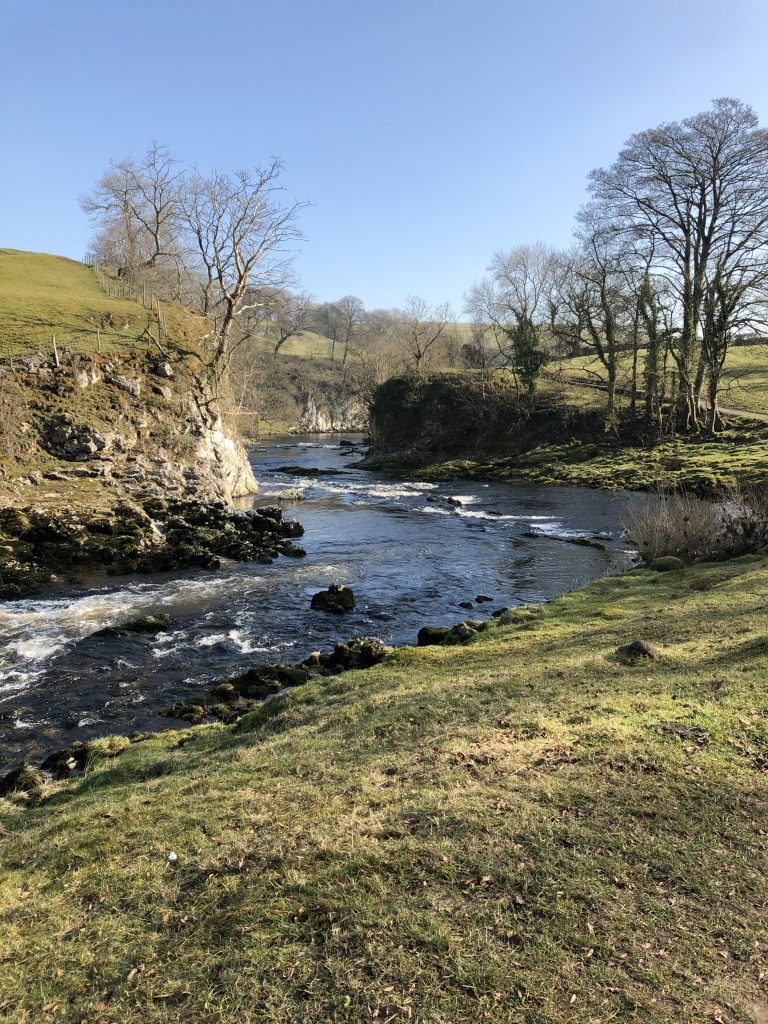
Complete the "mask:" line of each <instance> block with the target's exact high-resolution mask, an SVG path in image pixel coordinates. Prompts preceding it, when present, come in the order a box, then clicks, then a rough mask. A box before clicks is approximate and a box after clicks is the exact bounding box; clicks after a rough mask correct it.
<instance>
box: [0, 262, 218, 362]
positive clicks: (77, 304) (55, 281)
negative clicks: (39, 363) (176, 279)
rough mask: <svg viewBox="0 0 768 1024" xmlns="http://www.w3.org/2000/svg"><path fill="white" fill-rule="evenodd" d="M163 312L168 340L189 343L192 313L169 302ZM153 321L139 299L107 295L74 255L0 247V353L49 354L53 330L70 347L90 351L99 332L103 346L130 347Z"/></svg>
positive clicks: (195, 323)
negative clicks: (73, 257)
mask: <svg viewBox="0 0 768 1024" xmlns="http://www.w3.org/2000/svg"><path fill="white" fill-rule="evenodd" d="M163 312H164V316H165V317H166V320H167V321H168V331H169V334H170V335H171V336H172V337H173V339H174V340H175V341H176V342H182V343H184V344H193V343H194V341H195V339H196V338H197V337H198V336H199V334H200V333H201V330H200V322H199V320H198V318H197V317H195V316H194V314H192V313H191V312H190V311H188V310H185V309H181V308H180V307H174V306H172V305H170V304H163ZM153 322H155V317H154V316H153V314H151V313H150V311H149V310H147V309H145V308H144V306H143V305H142V304H141V303H139V302H132V301H129V300H127V299H116V298H110V297H109V296H107V295H106V294H105V293H104V291H103V290H102V288H101V287H100V286H99V284H98V282H97V280H96V276H95V274H94V272H93V270H91V269H90V268H89V267H86V266H85V265H84V264H82V263H78V262H77V261H76V260H70V259H67V258H66V257H64V256H50V255H48V254H46V253H36V252H21V251H19V250H16V249H0V358H7V357H8V356H9V355H24V354H29V353H31V352H36V351H42V352H44V353H50V352H51V349H52V340H51V338H52V335H54V334H55V335H56V342H57V345H58V346H59V348H60V349H62V350H63V349H67V350H69V351H71V352H96V351H97V347H98V343H99V335H100V336H101V344H102V349H103V350H105V351H109V350H116V351H123V350H131V349H133V348H135V347H136V346H137V344H138V341H137V339H138V338H139V336H140V335H141V334H142V332H143V331H144V328H145V327H146V326H147V324H151V323H153ZM155 333H156V332H155ZM141 344H143V345H146V341H144V342H142V343H141Z"/></svg>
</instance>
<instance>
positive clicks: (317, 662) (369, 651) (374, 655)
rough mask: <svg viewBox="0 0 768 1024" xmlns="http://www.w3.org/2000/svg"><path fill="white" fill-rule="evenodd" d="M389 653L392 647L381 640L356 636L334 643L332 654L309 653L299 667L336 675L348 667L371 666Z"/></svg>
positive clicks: (382, 659) (345, 670)
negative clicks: (344, 641)
mask: <svg viewBox="0 0 768 1024" xmlns="http://www.w3.org/2000/svg"><path fill="white" fill-rule="evenodd" d="M391 653H392V648H391V647H387V646H386V645H385V644H383V643H382V642H381V640H376V639H375V638H369V637H357V638H355V639H354V640H349V641H348V642H347V643H345V644H336V646H335V647H334V649H333V653H332V654H320V653H316V654H311V655H310V656H309V657H308V658H307V659H306V661H303V662H302V663H301V667H302V668H307V669H310V670H315V671H318V672H321V673H322V674H327V673H330V674H331V675H338V674H339V673H341V672H348V671H349V670H350V669H355V668H371V667H372V666H373V665H378V664H379V663H380V662H382V661H384V659H385V658H386V657H387V656H388V655H389V654H391Z"/></svg>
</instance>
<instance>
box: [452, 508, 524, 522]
mask: <svg viewBox="0 0 768 1024" xmlns="http://www.w3.org/2000/svg"><path fill="white" fill-rule="evenodd" d="M456 515H458V516H461V517H462V519H485V520H487V521H488V522H491V523H494V522H500V521H501V520H504V519H517V516H507V515H503V514H502V515H497V514H496V513H494V512H483V511H482V510H481V509H467V508H457V509H456Z"/></svg>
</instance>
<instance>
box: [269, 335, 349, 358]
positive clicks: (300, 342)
mask: <svg viewBox="0 0 768 1024" xmlns="http://www.w3.org/2000/svg"><path fill="white" fill-rule="evenodd" d="M274 345H275V343H274V341H271V340H269V339H267V338H264V339H263V340H262V341H260V342H259V343H258V347H259V348H260V349H263V350H264V351H265V352H271V351H272V349H273V348H274ZM331 348H332V344H331V341H330V339H329V338H325V337H324V336H323V335H322V334H315V332H314V331H304V333H303V334H301V335H300V336H299V337H298V338H289V339H288V341H286V342H285V344H284V345H283V346H282V348H281V349H280V353H279V354H280V355H284V356H299V358H301V359H330V358H331ZM341 356H342V346H341V345H337V346H336V358H337V359H341Z"/></svg>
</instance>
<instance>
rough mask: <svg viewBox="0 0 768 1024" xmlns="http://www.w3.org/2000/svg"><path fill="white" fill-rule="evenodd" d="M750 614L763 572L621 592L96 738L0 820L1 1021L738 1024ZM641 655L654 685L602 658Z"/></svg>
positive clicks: (566, 600)
mask: <svg viewBox="0 0 768 1024" xmlns="http://www.w3.org/2000/svg"><path fill="white" fill-rule="evenodd" d="M767 593H768V560H766V559H765V558H762V557H752V558H743V559H740V560H736V561H734V562H730V563H721V564H718V565H700V566H696V567H693V568H690V569H685V570H683V571H679V572H670V573H654V572H651V571H649V570H645V569H642V570H634V571H632V572H630V573H629V574H625V575H621V576H614V577H609V578H605V579H603V580H600V581H598V582H595V583H592V584H590V585H589V586H587V587H585V588H583V589H580V590H577V591H573V592H570V593H568V594H565V595H563V596H562V597H559V598H557V599H556V600H555V601H553V602H552V603H550V604H548V605H546V607H544V608H541V609H540V610H539V611H538V613H537V614H535V615H532V616H529V617H527V618H523V619H522V620H520V621H518V622H516V623H510V624H508V625H497V626H495V627H493V628H490V629H488V630H486V631H485V632H483V633H482V634H481V635H479V636H478V637H477V638H476V639H474V640H473V641H472V642H471V643H470V644H469V645H468V646H466V647H436V648H427V649H418V650H417V649H414V648H409V649H404V650H401V651H398V652H396V653H395V654H394V656H393V657H392V659H391V660H389V661H388V662H386V663H385V664H383V665H380V666H376V667H374V668H371V669H368V670H366V671H364V672H349V673H345V674H344V675H341V676H334V677H328V678H323V679H318V680H314V681H311V682H309V683H308V684H307V685H305V686H303V687H300V688H298V689H295V690H293V691H291V692H290V693H288V694H285V695H284V696H281V697H278V698H277V699H275V700H273V701H271V702H270V703H268V704H266V705H264V706H263V708H262V709H260V710H258V711H255V712H252V713H251V714H250V715H249V716H246V718H244V719H243V720H241V722H240V723H239V724H237V725H236V726H234V727H227V726H221V725H217V726H200V727H195V728H192V729H184V730H181V731H176V732H169V733H163V734H161V735H157V736H150V737H147V738H146V739H145V740H144V741H143V742H141V743H136V744H133V745H131V746H130V747H128V748H127V749H125V751H124V752H122V753H121V754H120V756H119V757H116V756H115V755H116V754H117V752H118V748H116V747H115V745H114V744H111V743H110V742H109V741H107V740H104V741H98V742H97V743H96V744H95V745H94V746H95V749H94V753H93V757H92V760H91V762H90V766H89V769H88V772H87V773H86V774H85V775H84V776H83V777H81V778H78V779H76V780H73V781H70V782H61V783H56V784H54V785H51V786H46V787H45V788H44V790H43V792H42V793H41V794H40V799H39V805H38V806H35V807H32V808H29V807H28V806H27V803H26V801H20V802H13V801H8V800H5V801H0V809H1V813H2V827H3V829H4V843H3V850H2V854H0V857H2V865H3V872H2V882H1V883H0V886H2V901H3V906H4V915H5V916H4V920H5V923H6V932H5V935H6V941H5V956H6V957H7V959H6V961H5V965H4V970H3V972H2V975H0V1001H2V1004H3V1005H4V1006H5V1008H6V1012H8V1013H10V1014H12V1017H11V1019H18V1018H20V1017H22V1018H23V1017H24V1016H25V1015H26V1017H27V1018H28V1019H30V1020H34V1019H44V1014H43V1007H49V1008H50V1007H52V1006H54V1007H64V1006H66V1008H67V1010H66V1012H67V1013H68V1014H69V1015H70V1016H72V1017H73V1019H82V1018H83V1017H85V1018H86V1019H90V1017H91V1016H93V1017H95V1018H96V1019H102V1018H103V1019H105V1020H109V1021H115V1022H116V1021H120V1022H121V1024H137V1022H139V1021H141V1022H142V1024H147V1022H153V1021H157V1022H158V1024H159V1022H160V1021H163V1022H165V1021H167V1020H168V1014H169V1011H170V1009H171V1008H172V1012H173V1013H174V1014H179V1015H184V1016H185V1017H186V1018H187V1019H197V1018H201V1019H202V1018H204V1017H205V1018H209V1019H211V1018H212V1019H217V1018H222V1019H227V1020H234V1019H241V1020H249V1019H255V1017H254V1013H255V1012H257V1013H258V1015H259V1016H260V1017H262V1018H263V1019H265V1020H274V1021H277V1020H281V1021H294V1020H295V1021H298V1020H300V1019H302V1020H317V1021H320V1020H335V1021H339V1022H353V1021H354V1022H357V1021H359V1020H366V1019H380V1018H381V1017H382V1014H384V1015H385V1016H386V1017H390V1018H391V1017H393V1016H394V1017H395V1018H396V1019H397V1017H401V1018H403V1019H406V1018H408V1017H410V1018H411V1019H414V1020H428V1019H432V1018H435V1015H437V1017H440V1018H441V1019H445V1020H450V1021H469V1020H473V1019H475V1020H476V1019H485V1020H488V1021H491V1022H499V1024H501V1022H502V1021H503V1022H505V1024H506V1022H508V1021H509V1020H510V1019H512V1020H514V1019H517V1018H519V1019H521V1020H523V1019H526V1018H528V1019H534V1018H535V1019H537V1020H540V1021H542V1022H544V1021H547V1022H549V1021H552V1022H554V1021H560V1020H564V1019H566V1018H567V1019H571V1020H574V1021H577V1022H579V1024H586V1022H587V1021H593V1020H595V1019H598V1018H600V1019H610V1018H611V1017H612V1016H615V1017H617V1018H621V1019H624V1018H626V1017H627V1016H628V1015H630V1014H631V1015H633V1016H634V1017H637V1019H643V1020H647V1021H649V1022H651V1021H652V1022H653V1024H661V1022H664V1024H667V1022H669V1024H671V1022H673V1021H674V1022H675V1024H699V1022H700V1021H701V1020H705V1019H713V1020H714V1019H717V1018H718V1017H719V1018H721V1019H722V1020H725V1021H733V1022H736V1021H739V1022H742V1021H743V1022H750V1024H757V1022H758V1021H760V1020H761V1016H760V1014H762V1013H763V1012H764V1009H765V1007H766V1006H767V1005H768V1002H766V991H765V987H764V979H763V975H762V971H763V968H764V962H765V955H766V951H767V950H768V930H767V929H766V924H765V921H766V918H765V891H766V886H767V885H768V849H767V848H766V839H765V837H766V835H768V783H767V782H766V779H767V778H768V777H767V776H766V774H765V764H766V752H767V751H768V733H767V732H766V728H765V723H766V721H767V720H768V706H766V700H765V687H764V678H765V672H766V670H767V669H768V661H767V660H766V659H767V657H768V654H767V653H766V647H765V643H764V637H763V635H762V619H763V615H762V612H761V609H762V608H763V607H764V605H765V600H766V594H767ZM726 606H727V611H728V614H723V609H724V607H726ZM639 639H642V640H646V641H649V642H651V643H652V644H653V645H655V646H656V647H657V648H658V650H659V652H660V654H661V657H660V659H659V660H650V659H646V660H639V661H636V662H635V663H632V664H626V663H623V662H622V661H620V660H618V659H617V658H616V657H615V651H616V649H617V648H618V647H619V646H621V645H624V644H626V643H627V642H629V641H632V640H639ZM171 852H173V854H174V859H173V860H172V861H170V860H169V855H170V853H171ZM137 894H140V895H137ZM211 946H215V948H216V949H217V957H216V959H215V962H214V961H212V960H211V958H210V956H209V955H207V953H206V951H207V950H209V949H210V948H211ZM29 978H35V979H37V983H36V985H35V988H34V991H32V990H31V989H30V988H29V985H28V980H29ZM510 979H512V983H511V984H510ZM254 1008H257V1009H256V1010H255V1009H254ZM46 1012H47V1013H48V1014H49V1015H50V1013H51V1010H50V1009H49V1010H47V1011H46ZM374 1012H375V1013H376V1014H377V1015H378V1016H374Z"/></svg>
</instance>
